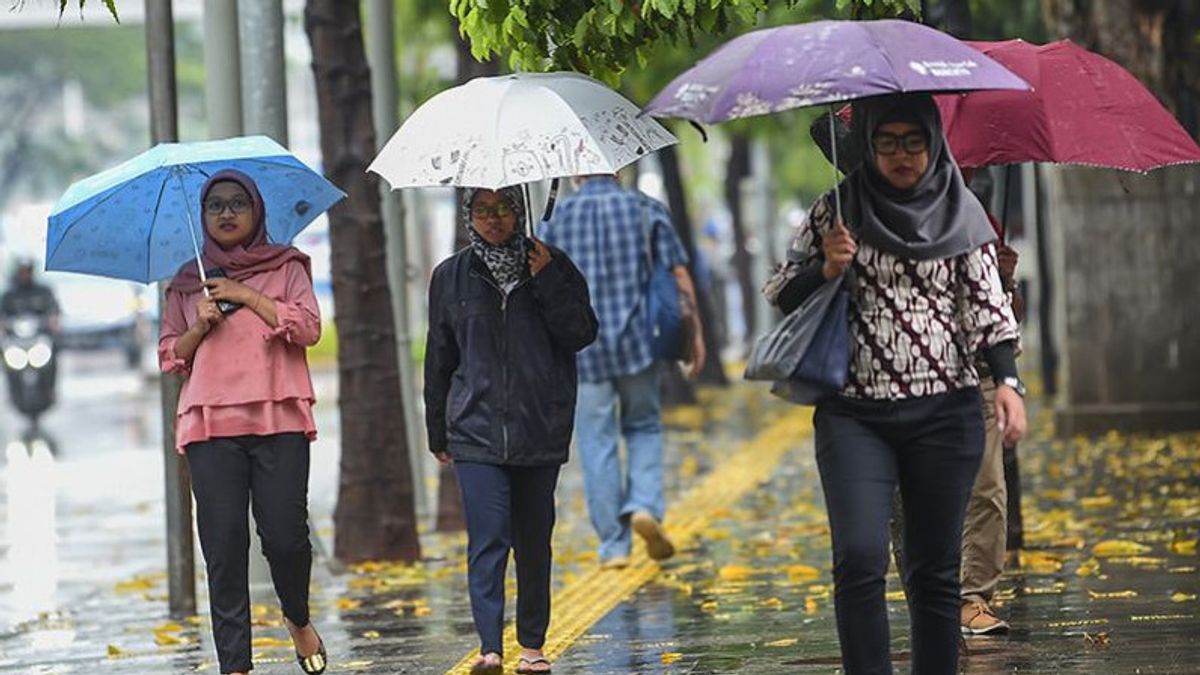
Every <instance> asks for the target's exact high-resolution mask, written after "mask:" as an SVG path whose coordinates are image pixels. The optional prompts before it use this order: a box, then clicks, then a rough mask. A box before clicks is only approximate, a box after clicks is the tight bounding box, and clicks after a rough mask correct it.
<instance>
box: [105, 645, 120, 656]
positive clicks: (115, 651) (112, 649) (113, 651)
mask: <svg viewBox="0 0 1200 675" xmlns="http://www.w3.org/2000/svg"><path fill="white" fill-rule="evenodd" d="M105 652H106V653H107V654H108V658H110V659H119V658H121V657H122V656H124V655H125V650H123V649H121V648H120V647H118V646H116V645H109V646H108V648H107V649H106V650H105Z"/></svg>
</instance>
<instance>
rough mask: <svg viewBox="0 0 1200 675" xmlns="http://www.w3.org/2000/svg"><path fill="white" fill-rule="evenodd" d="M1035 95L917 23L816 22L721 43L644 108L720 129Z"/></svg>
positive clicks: (1000, 70)
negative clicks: (885, 104) (903, 99)
mask: <svg viewBox="0 0 1200 675" xmlns="http://www.w3.org/2000/svg"><path fill="white" fill-rule="evenodd" d="M972 89H1014V90H1028V89H1029V85H1028V84H1026V83H1025V82H1024V81H1023V80H1021V78H1019V77H1017V76H1016V75H1014V74H1012V73H1011V72H1009V71H1008V70H1006V69H1005V68H1004V67H1003V66H1001V65H1000V64H998V63H996V62H995V61H993V60H992V59H990V58H988V57H987V56H983V55H982V54H980V52H979V51H977V50H975V49H972V48H970V47H968V46H967V45H965V44H963V43H962V42H960V41H959V40H957V39H955V38H954V37H951V36H950V35H947V34H945V33H942V32H940V31H938V30H935V29H933V28H929V27H928V26H923V25H921V24H918V23H912V22H910V21H897V20H883V21H814V22H811V23H803V24H796V25H791V26H780V27H778V28H766V29H763V30H758V31H754V32H752V33H747V34H745V35H742V36H740V37H737V38H735V39H733V40H730V41H729V42H727V43H725V44H724V45H722V46H721V47H720V48H718V49H717V50H716V51H714V52H713V53H712V54H710V55H708V56H706V57H705V58H704V59H703V60H701V61H700V62H699V63H697V64H696V65H695V66H693V67H692V68H690V69H689V70H687V71H685V72H684V73H683V74H681V75H680V76H679V77H676V78H675V79H674V80H673V81H672V82H671V83H670V84H669V85H667V87H666V88H665V89H663V90H662V91H661V92H659V93H658V95H657V96H655V97H654V100H652V101H651V102H650V104H649V105H647V106H646V108H645V111H646V112H647V113H649V114H651V115H655V116H659V117H682V118H686V119H690V120H694V121H696V122H705V123H714V122H723V121H726V120H731V119H737V118H741V117H751V116H754V115H764V114H768V113H774V112H780V111H783V110H790V109H792V108H801V107H806V106H812V105H819V104H823V103H833V102H837V101H848V100H852V99H859V98H866V97H868V96H877V95H881V94H890V93H899V92H919V91H923V92H939V91H963V90H972Z"/></svg>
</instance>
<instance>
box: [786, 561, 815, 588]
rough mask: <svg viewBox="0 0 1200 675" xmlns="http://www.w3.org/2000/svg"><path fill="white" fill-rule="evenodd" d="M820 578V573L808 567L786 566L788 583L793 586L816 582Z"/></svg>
mask: <svg viewBox="0 0 1200 675" xmlns="http://www.w3.org/2000/svg"><path fill="white" fill-rule="evenodd" d="M820 576H821V571H820V570H818V569H817V568H815V567H811V566H809V565H788V568H787V577H788V581H790V582H792V583H793V584H800V583H804V582H806V581H816V580H817V578H819V577H820Z"/></svg>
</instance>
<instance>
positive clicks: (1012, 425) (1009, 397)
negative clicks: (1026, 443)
mask: <svg viewBox="0 0 1200 675" xmlns="http://www.w3.org/2000/svg"><path fill="white" fill-rule="evenodd" d="M1025 425H1026V420H1025V401H1024V399H1022V398H1021V395H1020V394H1018V393H1017V391H1016V390H1015V389H1013V388H1012V387H1010V386H1008V385H1006V384H1001V385H999V386H997V387H996V426H998V427H999V428H1000V433H1001V434H1003V435H1004V445H1005V447H1008V446H1012V445H1015V444H1016V442H1017V441H1019V440H1021V437H1022V436H1024V435H1025Z"/></svg>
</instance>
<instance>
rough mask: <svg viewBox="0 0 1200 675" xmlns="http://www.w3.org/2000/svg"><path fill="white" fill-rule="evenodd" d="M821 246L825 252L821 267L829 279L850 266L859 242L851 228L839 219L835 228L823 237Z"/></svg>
mask: <svg viewBox="0 0 1200 675" xmlns="http://www.w3.org/2000/svg"><path fill="white" fill-rule="evenodd" d="M821 248H822V249H823V250H824V252H825V264H824V265H823V266H822V267H821V272H822V274H824V276H825V279H826V281H828V280H830V279H833V278H834V277H836V276H838V275H839V274H841V273H843V272H845V271H846V269H847V268H848V267H850V263H852V262H854V254H855V253H856V252H857V251H858V244H856V243H854V237H853V236H851V234H850V230H848V229H846V225H845V224H844V223H842V221H840V220H839V221H837V224H836V225H834V227H833V229H831V230H829V231H828V232H826V233H825V234H824V236H822V237H821Z"/></svg>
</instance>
